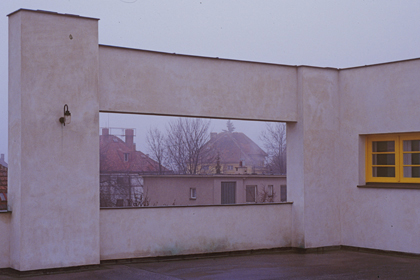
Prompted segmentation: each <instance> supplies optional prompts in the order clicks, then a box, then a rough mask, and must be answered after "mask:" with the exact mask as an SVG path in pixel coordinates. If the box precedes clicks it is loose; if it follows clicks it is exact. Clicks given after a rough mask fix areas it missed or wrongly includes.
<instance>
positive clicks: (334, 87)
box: [287, 67, 340, 248]
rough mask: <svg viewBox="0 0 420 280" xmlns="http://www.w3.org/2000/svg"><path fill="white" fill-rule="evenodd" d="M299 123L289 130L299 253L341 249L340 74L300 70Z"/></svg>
mask: <svg viewBox="0 0 420 280" xmlns="http://www.w3.org/2000/svg"><path fill="white" fill-rule="evenodd" d="M298 108H299V109H298V114H299V115H298V121H297V123H295V124H288V126H287V156H288V166H287V185H288V190H289V194H290V195H289V197H290V200H291V201H294V202H295V203H294V205H293V215H294V218H293V224H294V237H293V238H294V242H293V245H294V246H295V247H304V248H311V247H322V246H334V245H340V231H339V228H340V216H339V212H340V201H339V198H340V197H339V188H340V187H339V176H336V174H338V173H337V160H339V159H338V158H337V148H338V143H337V141H336V139H337V137H338V135H339V119H338V113H339V95H338V70H336V69H321V68H315V67H299V69H298Z"/></svg>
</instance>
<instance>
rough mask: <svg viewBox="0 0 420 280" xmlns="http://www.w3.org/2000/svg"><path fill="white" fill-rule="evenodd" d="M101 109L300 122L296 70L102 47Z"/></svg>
mask: <svg viewBox="0 0 420 280" xmlns="http://www.w3.org/2000/svg"><path fill="white" fill-rule="evenodd" d="M99 58H100V59H99V92H100V110H101V111H113V112H132V113H146V114H163V115H183V116H200V117H218V118H221V117H223V118H232V119H234V118H238V119H253V120H279V121H296V87H297V84H296V68H295V67H291V66H280V65H273V64H264V63H249V62H241V61H231V60H222V59H209V58H203V57H192V56H182V55H173V54H165V53H157V52H150V51H141V50H133V49H125V48H117V47H109V46H99Z"/></svg>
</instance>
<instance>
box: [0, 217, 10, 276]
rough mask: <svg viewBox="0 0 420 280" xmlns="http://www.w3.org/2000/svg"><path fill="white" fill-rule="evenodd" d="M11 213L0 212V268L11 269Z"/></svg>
mask: <svg viewBox="0 0 420 280" xmlns="http://www.w3.org/2000/svg"><path fill="white" fill-rule="evenodd" d="M9 238H10V213H1V212H0V268H6V267H10V254H9V253H10V252H9V250H10V245H9V244H10V239H9Z"/></svg>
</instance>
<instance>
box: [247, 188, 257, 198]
mask: <svg viewBox="0 0 420 280" xmlns="http://www.w3.org/2000/svg"><path fill="white" fill-rule="evenodd" d="M255 190H256V186H246V202H256V200H255Z"/></svg>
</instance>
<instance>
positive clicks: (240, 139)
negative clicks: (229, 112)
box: [206, 131, 267, 163]
mask: <svg viewBox="0 0 420 280" xmlns="http://www.w3.org/2000/svg"><path fill="white" fill-rule="evenodd" d="M212 135H213V136H212V137H211V139H210V141H209V142H208V143H207V144H206V146H207V147H209V148H210V149H214V150H215V151H216V152H218V153H219V156H220V162H221V163H233V162H235V163H236V162H239V161H241V160H245V162H255V161H261V160H262V159H264V158H265V157H266V156H267V153H266V152H264V151H263V150H262V149H261V148H260V147H259V146H258V145H257V144H255V142H254V141H252V140H251V139H250V138H249V137H248V136H246V135H245V134H244V133H242V132H228V131H225V132H221V133H218V134H212Z"/></svg>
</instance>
